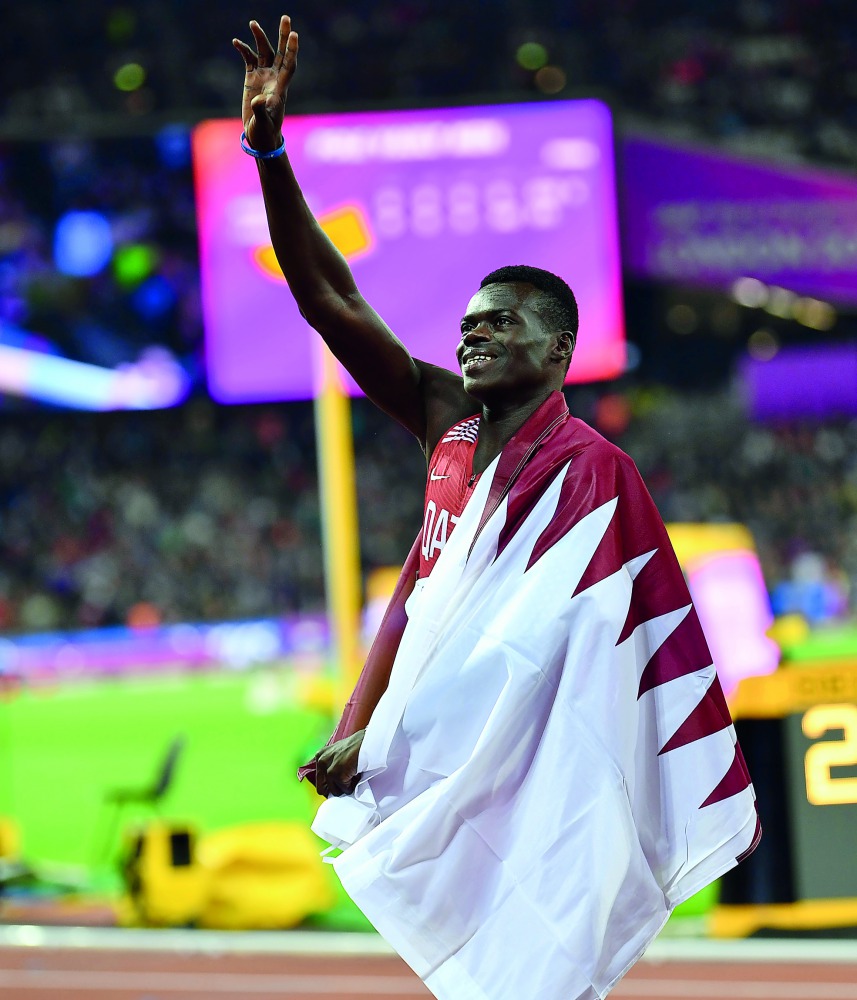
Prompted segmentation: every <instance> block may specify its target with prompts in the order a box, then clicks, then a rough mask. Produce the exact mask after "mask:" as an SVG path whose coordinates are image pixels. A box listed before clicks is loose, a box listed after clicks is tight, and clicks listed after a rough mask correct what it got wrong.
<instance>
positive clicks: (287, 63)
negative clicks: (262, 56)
mask: <svg viewBox="0 0 857 1000" xmlns="http://www.w3.org/2000/svg"><path fill="white" fill-rule="evenodd" d="M297 64H298V33H297V32H296V31H292V32H290V33H289V36H288V38H287V39H286V43H285V47H284V48H283V49H282V56H281V53H280V50H277V61H275V62H274V68H275V69H276V71H277V91H276V96H277V99H278V100H282V99H283V95H284V94H285V92H286V89H287V88H288V86H289V83H290V82H291V79H292V77H293V76H294V74H295V67H296V66H297Z"/></svg>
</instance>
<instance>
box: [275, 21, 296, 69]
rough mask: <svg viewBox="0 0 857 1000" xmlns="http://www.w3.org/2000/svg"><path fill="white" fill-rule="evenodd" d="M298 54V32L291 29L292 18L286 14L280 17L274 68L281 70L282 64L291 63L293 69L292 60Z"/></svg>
mask: <svg viewBox="0 0 857 1000" xmlns="http://www.w3.org/2000/svg"><path fill="white" fill-rule="evenodd" d="M297 54H298V33H297V32H296V31H292V19H291V18H290V17H289V15H288V14H283V16H282V17H281V18H280V36H279V38H278V40H277V54H276V56H275V57H274V69H275V70H277V72H280V70H282V68H283V66H284V65H287V64H289V63H291V65H292V70H293V71H294V61H295V59H296V58H297Z"/></svg>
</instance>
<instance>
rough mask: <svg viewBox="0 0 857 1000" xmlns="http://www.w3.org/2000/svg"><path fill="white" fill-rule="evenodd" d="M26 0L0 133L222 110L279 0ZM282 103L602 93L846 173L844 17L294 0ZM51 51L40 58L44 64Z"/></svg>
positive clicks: (847, 18) (15, 30) (748, 8)
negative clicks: (294, 30) (245, 43)
mask: <svg viewBox="0 0 857 1000" xmlns="http://www.w3.org/2000/svg"><path fill="white" fill-rule="evenodd" d="M66 11H67V8H65V7H64V5H62V4H61V3H60V0H32V2H30V3H26V4H13V5H7V6H6V8H4V11H3V20H4V28H5V35H6V37H7V39H10V40H14V42H13V44H10V45H9V46H7V49H6V52H5V53H4V59H3V63H2V66H0V95H2V96H0V126H5V127H8V126H11V125H14V124H24V125H25V126H28V127H32V128H35V129H36V130H37V131H39V132H41V133H42V134H43V130H44V123H45V121H46V120H50V121H51V123H52V124H59V125H60V126H62V127H64V128H67V127H68V124H69V123H70V122H80V121H88V122H90V123H91V122H92V121H93V120H94V119H100V118H101V117H102V116H103V115H104V114H105V113H108V114H109V113H114V114H116V115H128V114H130V115H132V116H140V117H145V116H147V115H161V116H163V115H165V114H167V115H171V116H179V117H182V116H184V117H186V118H188V119H197V118H199V117H200V116H206V115H213V116H222V115H224V114H234V113H236V111H237V108H238V98H239V93H238V89H237V87H238V76H239V75H240V62H239V60H238V57H237V55H236V54H235V52H234V51H233V50H232V49H231V47H230V39H231V38H232V37H233V36H234V35H237V34H242V32H243V33H244V34H245V35H246V33H247V29H246V21H247V18H248V17H249V16H253V17H256V18H258V19H259V20H260V22H262V24H263V25H264V26H265V27H266V28H268V29H269V30H273V29H274V27H275V25H276V23H277V18H278V15H279V14H280V13H282V10H281V5H279V4H274V3H272V2H271V0H260V2H259V3H257V4H255V5H246V4H232V3H219V4H210V3H209V4H206V3H202V2H200V0H188V2H185V3H182V4H180V5H178V4H168V3H164V2H161V0H149V2H146V3H140V4H133V5H132V4H125V3H122V2H117V3H105V2H103V0H79V2H77V3H76V4H75V6H74V16H73V17H69V16H67V13H66ZM287 13H291V14H292V16H293V17H294V19H295V24H296V26H297V27H298V28H299V30H300V32H301V53H302V55H301V66H300V86H299V87H295V92H294V95H293V96H292V98H290V100H292V101H293V107H294V108H295V109H296V110H301V109H303V110H321V109H323V108H324V107H331V108H332V107H336V108H342V107H344V106H347V105H349V104H351V105H360V104H362V105H366V104H367V103H371V102H378V101H381V102H387V101H394V102H399V103H404V102H407V103H412V102H414V101H420V100H435V99H450V98H456V97H461V96H465V95H477V94H491V95H493V96H495V97H496V96H498V95H505V96H514V95H519V96H530V97H532V96H535V95H536V94H538V93H539V92H542V93H547V94H557V93H560V92H563V93H564V94H565V95H566V96H569V95H571V94H572V93H573V92H574V91H575V89H581V88H582V89H584V90H586V91H587V92H592V90H593V88H596V89H598V90H600V91H601V92H602V93H603V94H604V95H605V96H607V97H608V98H612V99H613V101H614V102H615V103H616V106H617V107H618V108H619V109H622V110H625V111H628V112H632V113H633V114H634V115H636V116H639V117H642V118H644V119H648V120H650V121H652V122H655V123H657V125H658V126H659V127H661V128H663V127H665V126H672V127H674V128H675V129H678V130H680V131H681V132H683V133H684V134H690V135H697V136H700V137H708V138H716V139H718V140H720V141H722V142H724V143H726V144H729V145H731V146H732V147H735V148H740V149H743V150H745V151H746V150H757V151H760V152H764V153H766V154H771V153H776V154H777V155H779V156H781V157H782V156H793V157H803V158H809V159H822V160H826V161H828V162H832V163H840V164H848V163H851V162H853V159H854V156H855V153H857V22H855V20H854V17H853V9H852V5H851V4H850V3H849V2H848V0H737V2H736V3H734V4H726V5H721V4H712V3H709V2H707V0H660V2H658V3H649V2H646V0H575V2H568V0H478V2H472V3H466V4H462V3H458V2H456V0H377V2H372V3H341V2H339V0H331V2H330V3H325V4H307V3H304V4H300V5H296V6H295V7H293V8H291V9H289V10H288V11H287ZM48 53H49V56H48V55H47V54H48Z"/></svg>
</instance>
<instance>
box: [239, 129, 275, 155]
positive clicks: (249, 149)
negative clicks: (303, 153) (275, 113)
mask: <svg viewBox="0 0 857 1000" xmlns="http://www.w3.org/2000/svg"><path fill="white" fill-rule="evenodd" d="M241 148H242V149H243V150H244V152H245V153H246V154H247V155H248V156H252V157H253V159H254V160H273V158H274V157H275V156H282V155H283V153H285V151H286V140H285V139H283V138H282V137H280V145H279V146H277V148H276V149H271V150H269V151H268V152H267V153H260V152H259V150H258V149H253V147H252V146H248V145H247V133H246V132H242V133H241Z"/></svg>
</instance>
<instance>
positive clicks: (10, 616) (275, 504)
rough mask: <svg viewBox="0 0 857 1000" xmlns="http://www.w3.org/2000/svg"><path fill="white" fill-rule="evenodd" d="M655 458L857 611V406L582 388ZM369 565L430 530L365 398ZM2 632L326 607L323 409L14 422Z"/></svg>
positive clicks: (775, 576)
mask: <svg viewBox="0 0 857 1000" xmlns="http://www.w3.org/2000/svg"><path fill="white" fill-rule="evenodd" d="M570 399H571V405H572V409H573V410H574V411H575V412H577V413H578V414H580V415H582V416H584V417H587V418H588V419H589V420H590V421H591V422H592V423H593V424H594V425H595V426H596V427H600V429H601V430H602V431H603V432H604V433H605V434H607V435H608V436H610V437H611V438H613V439H614V440H616V442H617V443H618V444H619V445H620V446H622V447H623V448H625V449H626V450H627V451H629V452H630V454H631V455H632V456H633V457H634V458H635V460H636V461H637V463H638V465H639V467H640V469H641V471H642V473H643V476H644V478H645V480H646V482H647V483H648V485H649V488H650V490H651V492H652V494H653V496H654V498H655V501H656V502H657V504H658V506H659V508H660V510H661V513H662V514H663V516H664V518H665V519H666V520H667V521H697V520H698V521H730V520H737V521H742V522H745V523H746V524H747V525H748V526H749V527H750V528H751V530H752V531H753V534H754V536H755V538H756V542H757V544H758V546H759V550H760V554H761V557H762V564H763V568H764V571H765V576H766V579H767V581H768V583H769V586H771V587H772V588H773V591H774V597H775V601H779V604H780V607H779V610H781V611H782V610H789V609H791V610H801V611H803V612H804V613H805V614H806V615H807V616H808V617H809V618H810V619H816V620H821V619H824V618H828V617H832V616H834V617H835V616H837V615H841V614H843V613H845V612H846V611H847V610H848V603H849V595H850V590H851V584H852V582H853V581H857V530H855V528H857V422H840V423H835V422H834V423H828V424H825V425H818V426H810V425H790V424H786V425H782V426H778V427H770V428H764V427H759V426H752V425H750V424H749V423H748V421H747V419H746V417H745V416H744V412H743V406H742V404H741V402H740V400H739V399H738V398H737V397H735V396H734V395H733V394H732V393H730V392H729V391H728V390H720V391H718V392H715V393H697V394H695V395H693V396H687V395H685V394H677V393H675V392H673V391H668V390H665V389H658V390H655V391H652V390H636V391H630V392H628V393H617V392H615V391H614V392H611V393H609V394H607V395H598V394H595V393H593V392H592V391H591V390H578V391H576V392H575V391H572V392H571V393H570ZM354 423H355V432H356V433H355V440H356V450H357V456H356V457H357V465H358V470H359V477H358V479H359V485H358V490H359V519H360V536H361V548H362V557H363V564H364V568H365V569H366V570H370V569H372V568H374V567H378V566H386V565H395V564H396V563H397V562H398V563H400V562H401V560H402V559H403V558H404V556H405V555H406V553H407V551H408V548H409V547H410V544H411V542H412V541H413V538H414V536H415V534H416V532H417V530H418V528H419V526H420V523H421V519H422V515H421V511H422V491H423V483H424V478H425V463H424V460H423V457H422V453H421V452H420V450H419V447H418V445H417V444H416V442H415V441H414V439H413V438H411V436H410V435H409V434H408V433H407V432H406V431H404V430H402V429H401V428H399V427H398V426H397V425H395V424H394V423H392V421H390V420H389V419H388V418H387V417H385V416H383V415H382V414H380V413H378V412H377V411H376V410H375V409H374V408H373V407H372V406H371V405H370V404H368V403H367V402H366V401H365V400H361V401H357V402H356V403H355V406H354ZM0 470H2V473H0V475H2V478H0V527H2V530H0V539H2V542H0V628H2V629H4V630H6V631H7V632H15V631H21V630H24V631H29V630H42V629H56V628H79V627H84V626H96V625H108V624H119V623H124V622H130V623H132V624H138V625H145V624H151V623H155V622H159V621H202V620H206V619H218V618H220V619H222V618H236V617H237V618H253V617H275V616H278V615H280V614H283V613H287V612H290V611H309V610H319V609H321V608H322V607H323V601H324V594H323V580H322V569H321V554H320V550H319V536H320V527H319V523H318V518H319V513H318V490H317V480H316V475H315V458H314V446H313V431H312V408H311V406H310V405H309V404H298V403H293V404H289V405H288V406H283V407H270V406H269V407H242V408H232V409H227V408H223V407H216V406H214V405H213V404H210V403H207V402H205V401H203V400H197V401H194V402H192V403H190V404H188V405H187V406H185V407H184V408H181V409H172V410H163V411H160V412H155V413H146V414H127V413H123V414H110V415H103V416H102V417H101V418H100V419H98V420H97V421H93V420H92V418H86V417H81V416H79V417H71V418H67V419H64V420H61V421H59V420H56V419H55V418H53V419H52V418H50V417H48V416H45V415H41V416H38V417H34V416H32V415H31V416H30V417H29V418H28V420H27V422H26V424H24V423H21V422H12V423H6V424H5V425H4V426H3V427H2V428H0Z"/></svg>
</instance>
